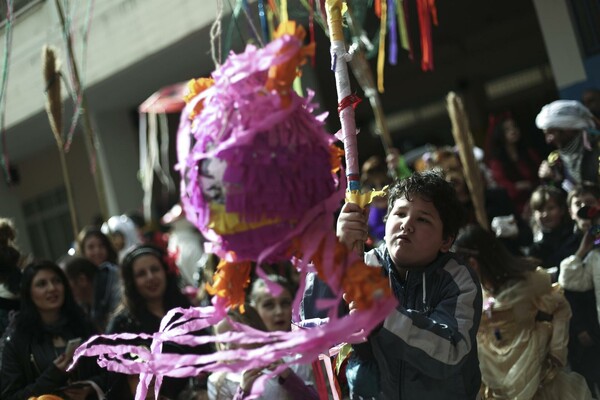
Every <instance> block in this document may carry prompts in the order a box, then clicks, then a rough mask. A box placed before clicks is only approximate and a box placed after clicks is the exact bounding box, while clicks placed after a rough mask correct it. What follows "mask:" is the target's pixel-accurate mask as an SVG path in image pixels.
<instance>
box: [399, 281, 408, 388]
mask: <svg viewBox="0 0 600 400" xmlns="http://www.w3.org/2000/svg"><path fill="white" fill-rule="evenodd" d="M409 276H410V271H406V277H405V279H404V293H403V297H404V299H403V301H404V303H403V306H404V307H406V304H407V303H408V277H409ZM402 382H404V361H402V360H400V399H404V398H405V396H404V385H403V384H402Z"/></svg>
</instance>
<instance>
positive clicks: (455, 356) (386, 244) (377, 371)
mask: <svg viewBox="0 0 600 400" xmlns="http://www.w3.org/2000/svg"><path fill="white" fill-rule="evenodd" d="M584 98H585V100H586V105H587V106H589V108H588V107H586V106H585V105H583V104H582V103H580V102H578V101H567V100H558V101H555V102H552V103H550V104H548V105H546V106H545V107H543V108H542V110H541V111H540V113H539V115H538V116H537V118H536V124H537V126H538V128H539V129H540V130H542V132H543V135H544V137H545V140H546V142H547V143H548V144H549V145H551V146H554V147H555V151H553V152H551V153H550V154H549V155H548V156H547V157H544V156H545V154H543V152H541V151H539V150H538V149H535V148H534V147H532V146H531V145H529V144H528V143H530V141H528V140H527V139H528V138H527V136H526V133H525V132H522V131H521V129H520V128H519V126H518V124H517V123H516V121H515V119H514V118H513V117H512V116H511V115H510V114H504V115H502V116H501V117H500V118H496V119H494V124H493V126H492V127H490V137H489V140H488V147H487V148H486V151H485V155H483V156H481V157H480V158H479V168H480V170H479V171H477V172H478V173H480V175H481V177H482V182H484V183H485V186H486V187H485V202H484V204H483V207H485V210H484V211H485V215H487V218H488V221H487V222H488V223H487V224H486V226H482V225H481V224H480V223H478V222H477V218H476V217H475V206H476V204H474V202H473V201H472V199H471V196H470V192H469V185H468V184H467V183H468V182H467V181H466V180H467V178H466V176H467V174H465V173H464V166H462V165H461V162H460V158H459V157H458V153H457V150H456V149H455V148H452V147H447V148H439V149H437V150H435V151H434V152H430V153H429V154H426V155H424V156H423V158H422V159H421V160H420V161H419V162H418V163H416V164H415V165H414V166H413V167H414V170H415V172H414V173H412V174H411V175H409V176H405V175H404V176H400V177H399V178H400V179H395V180H393V179H392V177H394V178H398V173H397V171H396V166H397V165H398V162H397V159H396V158H395V155H394V154H391V155H390V156H391V157H390V158H388V159H387V160H383V159H377V158H376V157H374V158H371V159H369V160H368V161H367V163H366V164H365V165H364V166H363V169H362V176H361V183H362V185H363V187H364V188H367V189H382V188H384V187H385V186H386V185H388V188H387V199H379V200H377V201H376V202H375V203H374V204H372V205H371V207H370V209H366V210H365V209H362V208H360V207H359V206H358V205H356V204H352V203H346V204H345V205H343V206H342V207H341V210H340V213H339V217H338V220H337V227H336V233H337V236H338V238H339V240H340V241H341V242H342V243H343V244H345V245H346V246H347V247H349V248H350V249H356V248H363V246H366V252H365V263H366V264H367V265H370V266H372V267H374V268H379V269H380V270H381V273H382V274H384V275H385V276H387V277H388V278H389V282H390V287H391V289H392V292H393V294H394V296H395V297H396V299H397V300H398V306H397V307H396V309H395V310H394V311H393V312H392V313H390V314H389V315H388V316H387V317H386V318H385V320H384V321H383V323H382V324H381V325H380V326H379V327H378V328H376V329H375V330H374V331H372V332H370V333H369V334H368V336H367V337H366V340H365V341H364V342H362V343H358V344H354V345H352V353H351V354H350V355H349V356H348V358H347V359H346V361H345V362H344V363H340V364H341V365H342V368H340V370H339V371H338V376H337V377H336V378H334V380H333V381H330V382H329V384H328V383H327V382H324V379H323V376H322V375H323V374H322V371H321V370H320V369H319V368H316V365H318V363H316V364H315V363H313V364H306V365H305V364H291V366H290V367H288V368H279V367H280V366H281V364H282V363H286V364H287V362H288V361H289V360H292V359H293V357H294V355H293V354H290V355H289V357H290V358H289V360H286V359H285V358H284V359H283V360H280V361H278V362H276V363H274V364H273V365H269V366H266V367H261V368H254V369H248V370H245V371H241V372H233V371H231V372H218V373H213V374H210V375H208V374H201V375H199V376H196V377H192V378H168V377H166V378H165V379H164V381H163V384H162V386H161V391H160V398H162V399H191V398H194V399H206V398H208V399H232V398H233V399H244V398H246V397H248V396H249V394H250V393H251V391H252V387H253V385H254V383H255V382H256V381H257V379H258V378H259V377H260V376H261V375H262V374H264V373H268V372H269V371H273V370H275V369H277V372H278V374H277V375H274V376H273V377H272V378H270V379H269V380H267V382H266V383H265V385H264V392H263V393H262V395H261V396H262V397H261V398H264V399H317V398H323V390H325V391H326V392H329V393H332V391H336V392H339V394H340V395H341V396H342V397H346V398H357V399H358V398H376V399H379V398H381V399H401V400H410V399H419V400H427V399H457V400H458V399H461V400H464V399H477V398H482V399H519V400H520V399H524V400H528V399H557V400H558V399H561V400H563V399H573V400H578V399H591V398H593V397H596V398H600V325H599V319H600V250H598V249H599V248H600V247H599V246H600V186H599V185H600V165H599V160H600V158H599V156H600V141H599V140H597V139H596V138H594V137H593V136H592V135H590V134H589V133H588V132H590V131H592V130H594V129H595V128H597V124H598V121H599V120H598V117H599V114H600V110H599V108H598V104H599V103H600V100H599V98H600V92H599V91H593V90H592V91H588V92H586V95H585V96H584ZM482 154H483V152H482ZM390 168H391V169H392V170H394V172H393V173H388V170H389V169H390ZM169 220H171V221H182V211H181V208H179V209H178V210H174V211H172V212H171V214H170V216H169ZM479 222H481V221H479ZM176 225H177V226H178V227H181V229H184V230H185V231H184V233H181V234H179V235H177V234H173V235H172V238H173V243H171V244H169V243H167V242H156V241H154V242H152V241H151V240H148V239H147V238H144V237H142V235H140V234H139V232H138V231H136V229H135V224H134V223H133V221H131V220H127V218H126V217H125V216H118V217H113V218H111V219H110V220H109V221H107V223H106V224H105V225H104V226H94V227H87V228H85V229H83V230H82V231H81V233H80V235H79V236H78V238H77V243H76V246H75V249H76V254H75V255H74V256H72V257H66V258H63V259H61V260H60V261H58V262H57V263H55V262H52V261H44V260H37V259H35V258H32V257H28V256H26V255H24V254H21V252H20V251H19V248H18V246H17V237H16V231H15V229H14V226H13V224H12V222H11V221H10V219H8V218H2V219H0V335H1V339H0V353H1V354H0V357H1V358H0V362H1V364H0V398H2V399H5V398H6V399H28V398H32V397H33V398H35V397H39V396H42V395H47V394H54V395H57V396H59V397H60V398H65V399H103V398H108V399H128V398H133V397H134V395H135V390H136V386H137V383H138V381H139V378H138V376H136V375H125V374H120V373H116V372H108V371H106V370H104V369H102V368H100V367H99V366H98V365H97V363H96V360H94V359H93V358H84V359H82V360H81V361H80V362H79V363H77V364H76V366H75V368H73V369H69V370H67V367H68V366H69V365H70V364H71V361H72V358H73V353H74V350H75V348H76V347H77V346H78V345H79V344H80V343H82V342H83V341H85V340H86V339H88V338H89V337H91V336H92V335H94V334H97V333H108V334H116V333H126V332H127V333H136V334H139V333H146V334H152V333H155V332H158V330H159V327H160V324H161V319H162V318H163V317H164V316H165V315H166V314H167V313H168V312H169V311H170V310H172V309H174V308H178V307H182V308H187V307H191V306H197V305H200V304H207V302H208V300H207V294H206V293H205V292H204V291H203V290H202V285H203V283H205V282H206V281H208V279H210V278H209V276H210V271H211V267H210V264H211V263H210V261H209V260H210V258H207V257H206V255H205V254H204V253H203V252H202V251H201V250H198V249H196V248H195V249H193V251H192V249H187V246H188V243H192V242H197V243H193V244H189V246H197V247H201V243H200V241H201V239H200V238H199V236H198V235H197V232H193V229H192V228H191V226H190V225H189V224H187V223H185V222H181V223H178V224H176ZM357 243H358V244H359V246H358V247H357ZM182 254H185V255H186V256H185V257H184V258H182V257H181V255H182ZM253 268H256V266H253ZM264 269H265V271H267V277H264V278H259V277H257V274H255V273H253V274H252V277H253V278H252V282H251V284H250V285H249V287H248V290H247V298H246V303H245V305H244V307H243V308H244V311H243V312H241V311H240V310H238V309H231V310H230V311H229V313H228V317H227V318H226V319H224V320H223V321H221V322H220V323H219V324H217V325H216V326H214V327H212V331H211V332H208V331H202V332H197V334H198V335H211V334H213V333H215V334H223V333H225V332H230V331H236V330H238V329H240V326H248V327H251V328H253V329H256V330H260V331H265V332H275V331H289V330H291V329H292V325H293V324H292V304H293V299H294V297H295V296H296V291H297V289H298V286H302V287H305V291H304V292H303V293H302V296H303V298H302V302H301V310H300V315H301V317H302V318H304V319H307V320H308V319H311V320H312V319H321V318H323V317H325V316H326V315H327V312H326V310H323V309H319V307H318V304H320V303H319V301H318V300H320V299H323V298H326V297H330V295H331V293H330V292H328V290H327V287H326V285H325V284H324V283H323V282H321V281H320V280H319V279H318V278H317V277H316V276H315V275H314V274H309V275H308V276H307V278H306V282H304V284H303V285H299V282H298V274H297V271H295V269H294V267H293V265H292V264H291V263H283V264H281V265H269V266H265V268H264ZM264 279H268V280H270V281H271V282H273V283H274V284H277V285H279V286H280V287H281V288H282V290H281V291H280V292H279V294H277V295H275V294H272V293H271V292H270V290H269V284H267V283H266V282H265V280H264ZM186 286H188V287H189V286H191V287H193V290H185V289H184V288H185V287H186ZM188 289H189V288H188ZM190 293H192V295H191V296H190ZM337 309H338V313H339V314H344V313H350V314H351V313H354V312H356V306H355V304H354V302H353V300H352V299H351V298H347V297H345V301H344V302H343V303H341V304H339V306H338V307H337ZM321 321H322V320H321ZM295 322H298V323H299V322H300V321H295ZM139 340H140V341H141V342H142V344H144V340H142V339H139ZM146 344H148V345H149V342H148V343H146ZM249 346H250V345H249ZM165 347H166V348H168V351H169V352H171V353H175V354H199V355H201V354H209V353H211V352H214V351H217V350H222V351H226V350H235V345H234V344H230V343H218V344H217V345H216V347H213V346H212V345H210V344H207V345H203V346H196V347H192V346H182V345H178V344H175V343H169V342H167V343H165ZM135 357H136V356H135V355H133V354H132V355H131V359H132V360H135ZM323 385H325V386H323ZM150 392H152V391H150Z"/></svg>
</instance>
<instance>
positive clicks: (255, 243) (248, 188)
mask: <svg viewBox="0 0 600 400" xmlns="http://www.w3.org/2000/svg"><path fill="white" fill-rule="evenodd" d="M300 46H302V43H300V42H299V41H298V40H297V39H296V38H294V37H291V36H284V37H282V38H280V39H277V40H275V41H274V42H272V43H270V44H269V45H267V46H266V47H265V48H264V49H257V48H256V47H254V46H247V48H246V51H245V52H244V53H242V54H239V55H235V54H231V55H230V56H229V58H228V60H227V61H226V62H225V63H224V64H223V65H222V66H221V67H220V68H219V69H218V70H216V71H215V72H214V73H213V74H212V76H213V78H214V80H215V84H214V86H212V87H210V88H209V89H207V90H205V91H204V92H202V93H200V94H199V95H198V96H196V97H195V98H194V99H192V101H190V102H189V103H188V104H187V105H186V107H185V109H184V111H183V113H182V118H181V122H180V128H179V134H178V144H177V153H178V159H179V163H178V166H177V168H178V169H179V170H180V172H181V174H182V182H181V193H182V204H183V205H184V208H185V210H186V215H187V217H188V219H190V221H191V222H192V223H194V224H195V225H196V226H197V227H198V228H199V229H200V230H201V232H202V233H203V234H204V235H205V236H206V237H207V239H208V240H210V241H211V244H212V247H213V249H214V250H215V251H216V253H217V254H218V255H219V256H222V257H225V258H226V259H227V260H229V261H239V260H253V261H256V262H257V264H259V265H260V263H262V262H266V261H281V260H283V259H286V258H289V252H290V251H292V250H293V252H294V254H297V255H298V256H299V257H301V258H299V259H297V260H295V265H296V266H297V268H298V269H299V271H300V274H301V276H302V278H304V277H305V276H306V273H307V272H308V271H309V270H312V269H313V268H312V266H311V265H310V264H309V260H311V258H313V257H314V256H316V255H317V254H318V255H319V256H320V258H321V260H323V262H322V265H321V266H320V268H321V270H322V271H321V272H322V274H323V275H324V276H322V277H321V278H322V279H324V280H325V282H326V283H327V284H328V285H329V287H330V288H331V290H332V291H333V293H334V294H335V300H336V301H334V302H329V303H326V304H325V305H326V306H330V310H329V314H330V315H329V321H328V322H327V323H326V324H321V325H318V326H315V327H312V328H310V329H298V330H294V331H290V332H261V331H257V330H255V329H252V328H250V327H247V326H244V325H241V324H237V323H235V322H233V321H230V324H231V325H232V326H233V327H234V331H232V332H226V333H222V334H219V335H208V334H206V333H202V332H206V330H207V328H209V327H211V326H213V325H215V324H216V323H218V322H220V321H221V320H223V319H224V318H226V314H227V310H226V309H225V306H224V304H225V303H226V302H225V301H224V299H223V298H220V297H217V296H215V297H214V298H213V304H214V307H203V308H189V309H175V310H171V311H169V312H168V313H167V315H166V316H165V317H164V318H163V320H162V322H161V325H160V329H159V332H157V333H155V334H152V335H147V334H140V335H133V334H128V333H123V334H117V335H100V336H94V337H92V338H90V339H89V340H88V341H86V342H85V343H84V344H82V345H81V346H80V347H79V348H78V349H77V351H76V352H75V355H74V361H73V364H75V363H76V362H77V361H78V360H79V359H80V358H81V357H90V356H94V357H98V364H99V365H100V366H102V367H104V368H106V369H108V370H111V371H115V372H119V373H125V374H139V375H140V383H139V385H138V388H137V392H136V399H143V398H145V396H146V394H147V392H148V389H149V387H150V385H151V384H152V381H153V380H154V392H155V395H158V393H159V391H160V387H161V384H162V379H163V377H165V376H169V377H188V376H196V375H198V374H199V373H201V372H216V371H225V372H229V371H236V372H241V371H243V370H245V369H248V368H258V367H261V368H264V367H265V366H267V365H270V364H272V363H273V362H275V361H280V360H282V359H283V357H284V356H291V355H295V356H296V358H294V359H293V361H290V362H289V363H288V364H293V363H303V364H304V363H308V364H310V363H311V362H312V361H314V360H316V359H317V358H318V357H319V355H320V354H328V352H329V349H330V348H331V347H332V346H336V345H338V344H339V343H341V342H349V343H353V342H357V341H361V340H364V337H365V335H366V333H368V332H370V331H371V330H372V329H373V328H374V327H375V326H377V325H378V324H379V323H380V322H381V321H382V320H383V319H384V318H385V317H386V316H387V315H388V314H389V312H390V311H391V310H392V309H393V308H394V307H395V306H396V304H397V303H396V300H395V299H394V298H393V296H389V297H385V298H380V299H374V300H373V303H372V306H371V307H370V308H369V309H364V310H358V311H357V312H355V313H353V314H352V315H349V316H345V317H343V318H338V316H337V313H336V312H335V310H336V308H337V307H335V305H337V303H338V301H340V300H341V297H342V292H343V288H342V280H343V277H344V274H345V273H346V270H347V269H348V268H349V267H350V266H351V265H353V264H354V263H356V262H357V260H358V256H357V255H356V254H354V252H352V253H349V254H348V257H346V258H345V259H344V264H343V265H335V264H334V253H335V244H336V243H337V239H336V238H335V235H334V233H333V230H332V226H333V223H334V220H333V215H334V213H335V211H336V210H337V208H339V205H340V203H341V202H342V200H343V198H344V192H345V184H346V181H345V176H344V173H343V171H340V176H338V175H336V174H335V173H333V172H332V165H331V154H330V146H331V145H332V143H333V141H334V140H335V139H334V137H333V136H332V135H329V134H328V133H327V132H325V130H324V127H323V121H324V116H323V115H320V116H315V115H313V111H314V109H315V108H316V104H313V103H312V102H311V100H312V94H309V96H308V97H307V98H301V97H299V96H298V95H296V94H295V93H292V94H291V95H290V97H291V101H290V104H289V106H288V107H286V108H283V107H282V105H281V98H280V95H279V93H277V92H275V91H274V92H267V91H266V90H265V89H264V87H265V82H266V79H267V71H268V69H269V68H270V67H271V66H272V65H276V64H279V63H281V62H284V61H286V60H288V59H289V58H290V57H292V56H293V54H294V51H295V50H297V49H298V48H300ZM200 101H202V102H203V108H202V111H201V112H200V113H199V114H198V115H196V116H195V117H194V118H193V119H192V120H190V118H189V115H190V113H191V112H192V110H194V109H195V107H196V105H197V104H198V103H199V102H200ZM350 109H352V108H351V107H350ZM351 132H353V133H354V132H355V131H354V130H351ZM211 159H219V160H221V161H224V162H225V163H224V164H223V163H219V165H221V166H222V165H225V167H224V169H223V170H221V171H220V172H222V178H220V179H222V181H220V182H217V183H218V184H221V185H222V187H223V189H224V196H223V199H222V200H223V201H224V204H225V207H226V210H227V211H228V212H235V213H237V214H238V215H239V217H240V219H241V220H243V221H245V222H256V221H261V219H262V218H263V217H264V216H267V217H269V218H276V219H277V220H278V221H279V222H273V223H271V224H267V225H265V226H261V227H258V228H253V229H249V230H246V231H242V232H237V233H233V232H225V233H220V234H219V233H217V232H216V231H215V230H213V229H210V228H209V227H208V222H209V221H210V212H211V210H210V200H207V199H205V198H204V196H203V193H202V190H201V187H200V182H199V178H200V168H201V167H202V163H203V162H204V161H206V160H211ZM232 252H235V256H234V255H233V253H232ZM317 252H320V253H317ZM259 274H261V270H260V269H259ZM263 275H264V274H263ZM303 280H304V279H303ZM267 284H268V285H269V287H270V288H272V289H273V290H275V291H276V290H278V287H276V286H274V285H273V284H271V283H270V282H268V281H267ZM301 295H302V292H299V293H298V294H297V296H296V299H295V300H294V314H295V315H296V316H297V314H298V312H297V309H298V305H299V301H300V296H301ZM322 303H323V302H321V303H320V304H322ZM140 340H141V341H143V343H142V344H140ZM165 343H172V344H178V345H182V346H189V347H190V348H193V347H195V346H201V345H203V344H207V343H231V344H236V345H237V346H243V347H242V348H236V349H235V350H221V351H217V352H215V353H213V354H203V355H198V354H192V352H190V354H171V353H166V352H165V351H164V349H163V344H165ZM148 344H149V347H148ZM131 354H135V355H137V357H136V358H132V357H131ZM286 366H287V364H284V365H281V366H280V367H278V368H277V369H276V370H275V371H272V372H271V373H269V374H266V376H264V377H262V378H260V380H259V381H258V382H256V384H255V385H254V386H253V392H252V396H256V395H258V394H259V393H260V392H261V390H262V387H263V384H264V382H265V380H266V379H268V378H270V377H273V376H275V375H276V374H277V373H279V372H280V371H281V370H283V368H285V367H286ZM71 368H72V366H71Z"/></svg>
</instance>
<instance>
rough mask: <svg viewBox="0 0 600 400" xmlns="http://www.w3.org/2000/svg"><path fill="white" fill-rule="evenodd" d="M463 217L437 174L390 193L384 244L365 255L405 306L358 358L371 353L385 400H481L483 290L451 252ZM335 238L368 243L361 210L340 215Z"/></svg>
mask: <svg viewBox="0 0 600 400" xmlns="http://www.w3.org/2000/svg"><path fill="white" fill-rule="evenodd" d="M460 210H461V206H460V203H459V202H458V199H457V197H456V193H455V191H454V189H453V188H452V186H451V185H450V184H449V183H448V182H446V181H445V180H444V178H443V177H442V175H441V174H439V173H437V172H432V171H427V172H423V173H415V174H413V175H412V176H411V177H409V178H407V179H405V180H403V181H400V182H398V183H396V184H395V185H394V186H393V187H392V188H391V190H390V193H389V206H388V214H387V222H386V229H385V243H384V244H382V245H381V246H380V247H378V248H376V249H374V250H372V251H370V252H369V253H367V254H365V262H366V263H367V265H371V266H373V267H380V268H381V270H382V273H383V274H385V275H387V276H388V277H389V281H390V285H391V287H392V290H393V292H394V295H395V296H396V298H397V299H398V301H399V303H400V304H399V305H398V307H396V309H395V310H393V311H392V312H391V313H390V314H389V315H388V316H387V318H386V319H385V320H384V323H383V326H382V327H381V328H380V329H379V330H376V331H374V332H372V333H371V335H370V336H369V338H368V341H367V342H366V343H365V344H363V345H359V346H362V347H366V349H364V348H362V349H360V350H358V353H359V354H363V355H364V354H365V353H369V352H372V355H373V356H374V359H375V360H376V362H377V365H378V370H379V385H380V391H381V398H383V399H401V400H411V399H419V400H427V399H457V400H458V399H461V400H464V399H475V398H476V396H477V393H478V391H479V387H480V383H481V380H480V379H481V376H480V372H479V362H478V359H477V346H476V345H475V343H476V342H475V336H476V333H477V329H478V327H479V320H480V318H481V287H480V285H479V281H478V279H477V277H476V275H475V273H474V272H473V271H472V270H470V269H469V268H468V267H466V266H464V265H462V264H460V263H459V262H457V261H456V259H455V258H454V255H453V254H452V253H450V252H449V250H450V247H451V246H452V243H453V242H454V238H455V237H456V234H457V232H458V229H459V227H460V225H461V222H462V216H461V211H460ZM337 233H338V237H339V238H340V241H341V242H342V243H344V244H345V245H346V246H348V247H351V246H354V244H355V243H356V242H357V241H364V240H365V239H366V236H367V221H366V217H365V215H364V213H363V211H362V209H361V208H360V207H358V206H357V205H355V204H351V203H347V204H346V205H345V206H344V207H343V208H342V212H341V214H340V217H339V219H338V226H337ZM348 300H352V299H348ZM350 309H351V313H352V311H353V310H354V309H355V305H354V304H353V302H352V301H351V302H350Z"/></svg>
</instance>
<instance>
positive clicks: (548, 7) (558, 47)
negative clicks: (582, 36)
mask: <svg viewBox="0 0 600 400" xmlns="http://www.w3.org/2000/svg"><path fill="white" fill-rule="evenodd" d="M533 3H534V5H535V8H536V11H537V15H538V20H539V23H540V28H541V30H542V35H543V36H544V42H545V44H546V51H547V52H548V58H549V59H550V66H551V67H552V72H553V74H554V79H555V81H556V86H557V87H558V89H562V88H564V87H566V86H570V85H572V84H574V83H578V82H581V81H585V80H586V79H587V76H586V73H585V67H584V65H583V59H582V56H581V52H580V51H579V43H578V42H577V36H576V33H575V30H574V26H573V22H572V21H571V17H570V13H569V9H568V7H567V4H566V1H565V0H534V1H533Z"/></svg>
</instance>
